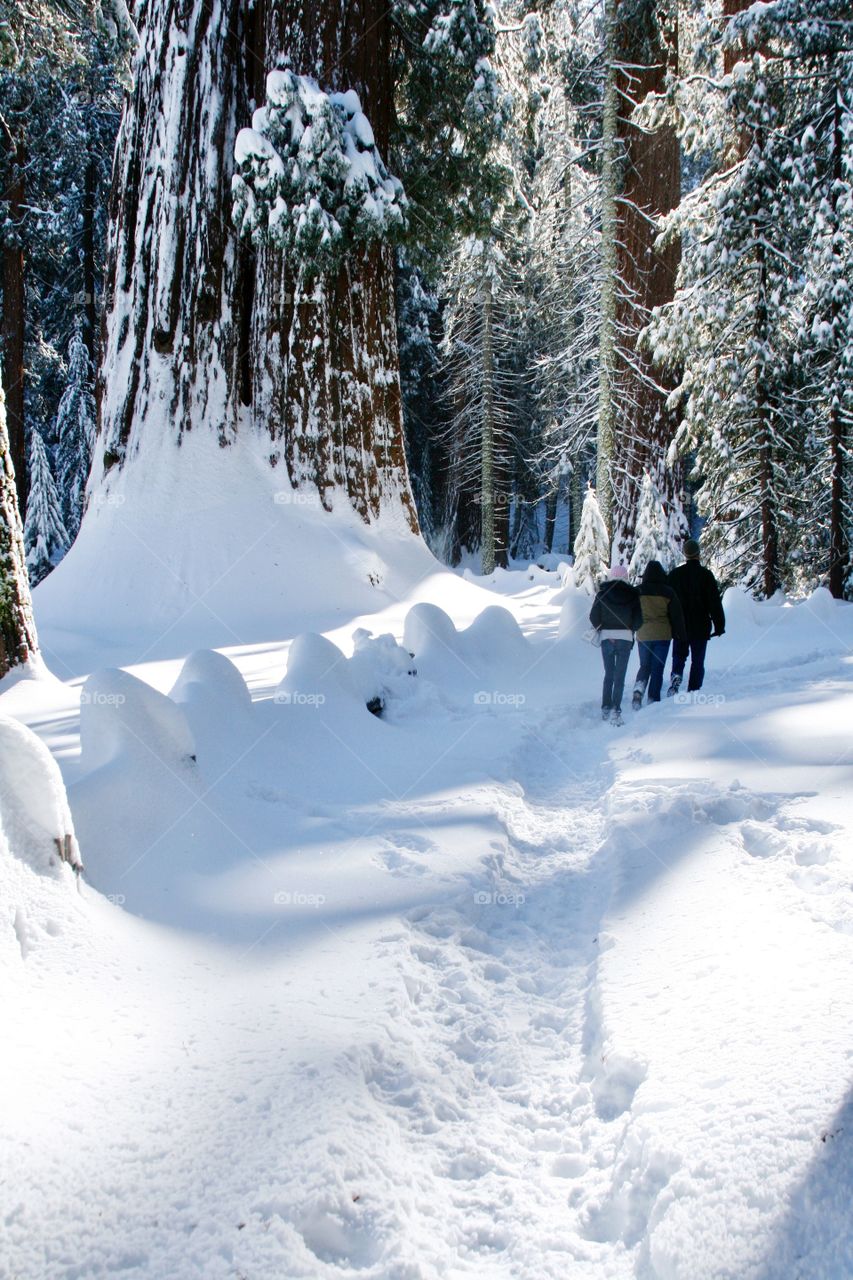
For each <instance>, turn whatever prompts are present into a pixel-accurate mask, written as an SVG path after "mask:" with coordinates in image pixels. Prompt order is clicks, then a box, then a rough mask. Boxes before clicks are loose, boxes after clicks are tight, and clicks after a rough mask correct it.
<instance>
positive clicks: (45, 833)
mask: <svg viewBox="0 0 853 1280" xmlns="http://www.w3.org/2000/svg"><path fill="white" fill-rule="evenodd" d="M4 841H5V843H7V844H8V846H9V848H10V849H11V851H12V853H13V854H15V855H16V857H18V858H20V859H21V860H22V861H24V862H26V863H28V864H29V866H31V867H32V868H33V869H34V870H35V871H41V872H45V871H51V870H52V869H55V868H57V867H58V866H59V864H60V863H61V862H67V863H69V864H70V865H71V866H72V867H74V869H75V870H77V871H79V870H80V869H81V868H82V862H81V858H80V850H79V848H78V846H77V839H76V836H75V834H74V824H73V822H72V821H71V811H70V810H69V808H68V799H67V797H66V794H65V784H64V783H63V781H62V774H61V773H60V772H59V766H58V765H57V763H56V761H55V760H54V758H53V756H52V755H51V754H50V752H49V751H48V749H47V747H46V746H45V745H44V743H43V742H42V741H41V739H40V738H38V737H36V735H35V734H34V733H33V732H32V730H31V729H28V728H27V726H26V725H24V724H21V723H20V721H18V720H13V719H12V718H11V717H10V716H2V715H0V843H3V842H4Z"/></svg>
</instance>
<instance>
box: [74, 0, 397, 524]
mask: <svg viewBox="0 0 853 1280" xmlns="http://www.w3.org/2000/svg"><path fill="white" fill-rule="evenodd" d="M141 34H142V53H141V58H140V61H139V70H138V76H137V82H136V85H135V89H134V93H133V96H132V99H131V102H130V104H129V106H128V109H127V111H126V114H125V118H124V121H123V123H122V129H121V135H120V138H119V144H118V148H117V156H118V170H117V174H116V183H115V190H114V196H113V209H112V213H113V218H114V232H113V237H112V247H111V258H110V266H109V269H108V273H107V274H108V279H111V280H112V284H113V296H112V298H111V299H110V308H109V314H108V318H107V325H106V349H105V358H104V364H103V373H102V381H103V386H102V395H101V406H102V410H101V450H100V456H99V458H98V459H97V460H96V469H95V478H96V479H97V477H98V473H99V471H108V470H109V468H110V467H111V466H113V465H116V464H117V463H122V462H123V461H124V459H125V458H126V457H127V456H128V455H130V454H132V453H133V452H134V451H135V449H136V448H137V447H138V445H139V443H140V439H141V433H143V432H146V431H154V432H174V433H175V434H176V436H177V437H178V438H180V436H181V435H182V434H183V432H184V431H189V430H190V429H200V430H204V431H214V432H216V434H217V436H218V438H219V441H220V443H221V444H222V445H228V444H229V443H230V442H231V441H232V440H233V439H234V437H235V434H236V432H237V429H238V423H240V422H241V421H246V420H247V419H248V420H249V421H250V422H251V423H252V424H253V425H254V427H255V428H256V430H257V431H258V433H259V434H260V435H261V436H262V437H266V438H267V439H268V442H269V458H270V463H271V465H273V466H275V465H277V464H279V463H281V462H283V463H284V467H285V469H286V471H287V473H288V475H289V477H290V479H291V481H292V483H293V484H294V485H298V486H305V485H308V486H313V487H316V489H317V491H318V492H319V494H320V496H321V499H322V501H323V503H324V505H325V506H327V507H329V506H331V505H332V494H333V493H334V492H335V491H338V492H341V491H342V492H343V493H344V494H346V495H347V496H348V498H349V500H350V502H351V503H352V505H353V506H354V507H355V509H356V510H357V511H358V512H359V513H360V514H361V515H362V516H363V517H364V519H365V520H369V519H371V518H372V517H374V516H376V515H377V514H378V513H379V511H380V510H381V509H382V507H383V506H384V505H386V504H392V505H393V504H396V505H397V506H400V507H402V509H403V510H404V512H405V514H406V516H407V519H408V521H409V524H410V526H411V527H412V528H413V529H414V528H416V519H415V514H414V504H413V502H412V499H411V495H410V491H409V486H408V479H407V475H406V467H405V455H404V448H403V429H402V409H401V398H400V384H399V368H398V355H397V339H396V322H395V312H394V263H393V254H392V251H391V249H390V248H389V247H388V246H386V245H372V246H370V247H368V248H366V249H365V248H362V249H359V250H358V251H354V252H353V253H352V254H351V255H350V256H349V257H348V258H347V259H346V260H345V262H344V263H343V266H342V267H341V270H340V272H339V273H338V274H337V276H336V277H334V278H328V277H326V278H324V277H320V278H319V279H316V280H315V281H314V282H313V283H312V284H311V285H310V286H301V285H300V284H299V282H298V280H297V278H296V275H295V272H294V270H293V268H292V266H291V264H289V263H287V262H285V260H284V258H283V256H282V254H281V253H280V252H279V251H278V250H277V249H274V248H272V247H264V248H262V249H260V250H258V251H257V253H255V252H253V251H251V250H249V249H247V248H245V247H244V246H241V245H239V244H238V242H237V239H236V235H235V232H234V229H233V227H232V224H231V191H230V186H231V176H232V173H233V169H234V161H233V152H234V140H235V136H236V133H237V130H238V129H239V128H241V127H243V126H245V125H248V124H249V123H250V122H251V112H252V108H253V107H255V106H260V105H262V104H263V101H264V97H265V88H264V86H265V80H266V74H267V72H269V71H271V70H273V69H275V68H276V67H277V66H282V65H285V64H287V65H289V66H290V67H291V68H292V69H293V71H295V72H296V73H297V74H303V75H312V76H314V77H315V78H316V79H317V81H318V83H319V84H320V86H321V87H322V88H324V89H334V90H339V89H340V90H347V89H355V90H356V92H357V93H358V94H359V97H360V99H361V102H362V107H363V109H364V111H365V113H366V114H367V116H368V118H369V120H370V122H371V125H372V127H373V130H374V134H375V137H376V142H377V146H378V147H379V149H380V151H384V152H385V153H386V154H387V146H388V138H389V133H390V124H391V113H392V107H393V103H392V90H393V86H392V83H391V50H390V15H389V12H388V10H387V6H382V5H380V4H378V3H377V2H376V0H356V3H352V4H349V3H348V4H346V5H342V4H339V3H335V2H334V0H320V2H318V3H315V4H311V5H305V4H301V3H296V2H295V0H263V2H260V0H259V3H257V4H255V5H254V6H252V7H249V6H247V5H246V4H244V3H241V0H193V3H190V4H187V3H186V2H185V0H151V3H150V4H149V5H148V6H147V7H146V10H145V25H144V27H143V30H142V33H141ZM247 411H248V412H247Z"/></svg>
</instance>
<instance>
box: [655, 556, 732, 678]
mask: <svg viewBox="0 0 853 1280" xmlns="http://www.w3.org/2000/svg"><path fill="white" fill-rule="evenodd" d="M684 556H685V562H684V564H680V565H679V566H678V568H677V569H673V571H672V573H671V574H670V575H669V581H670V585H671V586H672V588H673V590H674V591H675V593H676V595H677V596H678V599H679V601H680V603H681V608H682V612H683V613H684V623H685V627H686V630H687V638H686V639H685V640H676V641H675V643H674V644H673V646H672V671H671V673H670V684H669V689H668V690H667V694H668V696H669V697H672V695H673V694H674V693H678V690H679V689H680V688H681V681H682V680H683V678H684V666H685V663H686V662H687V656H688V654H689V655H690V678H689V680H688V682H687V689H688V692H690V693H693V692H694V691H695V690H696V689H701V688H702V681H703V680H704V678H705V650H706V648H707V647H708V640H709V639H710V637H711V636H721V635H723V633H724V632H725V629H726V615H725V613H724V612H723V602H722V600H721V599H720V588H719V587H718V585H717V579H716V578H715V577H714V575H713V573H712V572H711V570H710V569H706V568H705V567H704V566H703V565H702V564H700V562H699V543H698V542H696V540H695V539H694V538H688V539H687V540H686V541H685V543H684Z"/></svg>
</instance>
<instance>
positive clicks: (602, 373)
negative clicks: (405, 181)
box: [581, 0, 619, 531]
mask: <svg viewBox="0 0 853 1280" xmlns="http://www.w3.org/2000/svg"><path fill="white" fill-rule="evenodd" d="M616 11H617V4H616V0H606V3H605V9H604V25H605V68H606V69H605V76H606V81H605V88H604V111H603V115H602V136H601V329H600V337H599V384H598V385H599V402H598V450H597V468H596V485H597V490H598V507H599V509H600V511H601V517H602V519H603V521H604V523H605V525H606V526H607V529H608V531H612V530H613V516H614V485H613V466H614V457H613V438H614V430H615V421H616V404H615V388H614V376H615V371H616V310H617V308H616V296H617V291H618V282H617V270H618V262H617V250H616V237H617V215H616V196H617V189H618V183H617V172H616V146H617V129H618V120H619V109H618V97H617V84H616V56H617V43H616ZM581 519H583V517H581Z"/></svg>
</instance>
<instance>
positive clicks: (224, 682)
mask: <svg viewBox="0 0 853 1280" xmlns="http://www.w3.org/2000/svg"><path fill="white" fill-rule="evenodd" d="M169 696H170V698H171V699H172V700H173V702H180V703H183V704H185V705H187V706H190V705H192V704H193V703H195V702H197V701H200V700H207V699H210V698H213V699H215V700H216V702H217V703H218V704H219V705H221V706H222V708H223V709H225V710H229V711H233V712H237V713H238V714H243V713H245V712H246V711H248V710H249V708H250V707H251V705H252V696H251V694H250V693H249V687H248V685H247V684H246V681H245V680H244V679H243V677H242V675H241V674H240V672H239V670H238V669H237V667H235V665H234V663H233V662H232V661H231V659H230V658H226V657H225V655H224V654H222V653H217V652H216V650H215V649H197V650H196V651H195V653H191V654H190V656H189V657H188V658H187V660H186V662H185V663H184V665H183V666H182V667H181V673H180V675H179V676H178V678H177V680H176V681H175V683H174V686H173V688H172V691H171V693H170V695H169Z"/></svg>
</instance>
